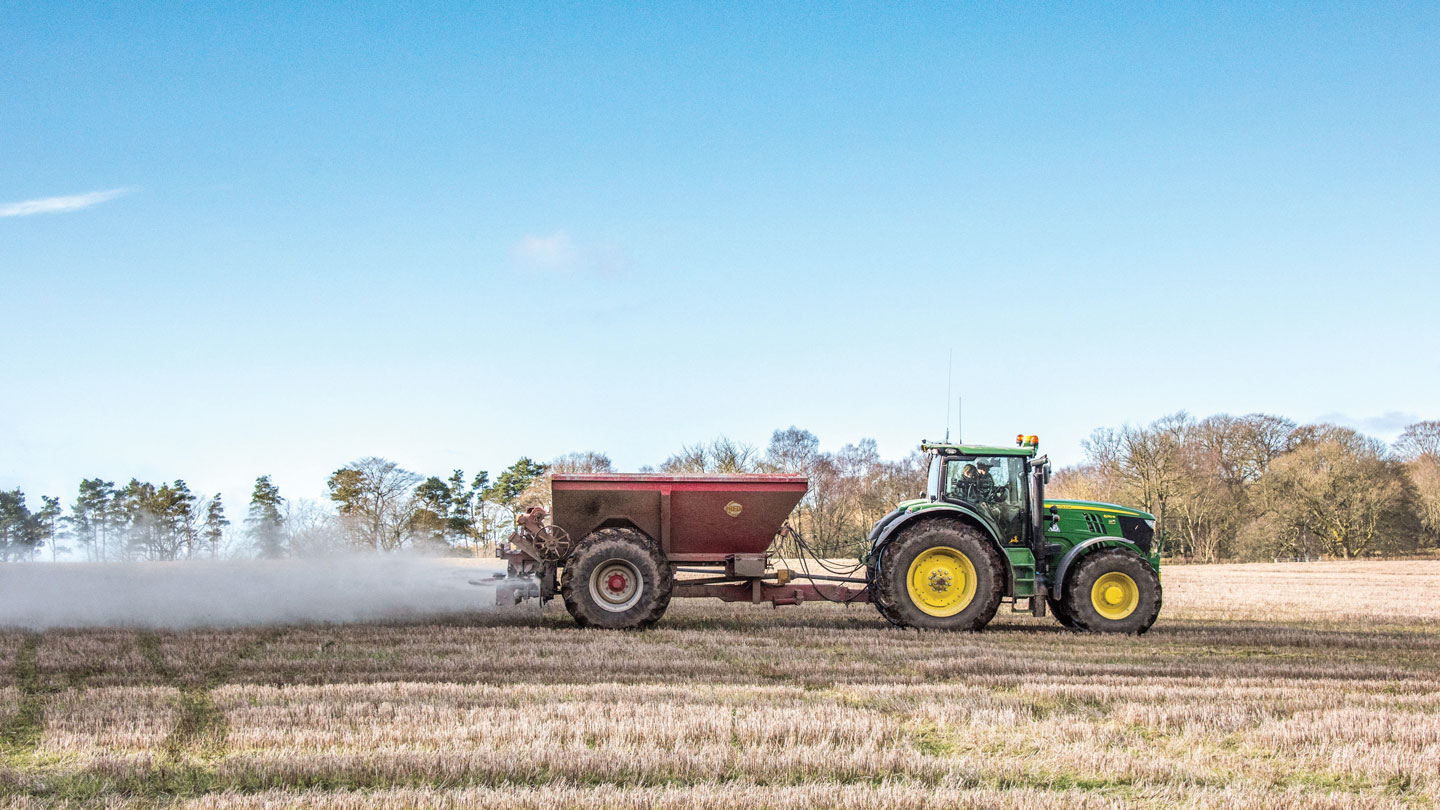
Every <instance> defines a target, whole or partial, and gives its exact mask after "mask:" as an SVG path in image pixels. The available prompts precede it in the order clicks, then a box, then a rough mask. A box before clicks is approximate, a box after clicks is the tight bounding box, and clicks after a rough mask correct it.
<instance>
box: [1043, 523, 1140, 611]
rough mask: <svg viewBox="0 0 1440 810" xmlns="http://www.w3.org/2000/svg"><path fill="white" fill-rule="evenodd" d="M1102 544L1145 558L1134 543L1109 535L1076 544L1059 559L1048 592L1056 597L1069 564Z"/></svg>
mask: <svg viewBox="0 0 1440 810" xmlns="http://www.w3.org/2000/svg"><path fill="white" fill-rule="evenodd" d="M1102 543H1111V544H1113V545H1115V546H1116V547H1118V548H1123V549H1126V550H1128V551H1133V552H1135V553H1136V554H1137V555H1139V556H1140V558H1141V559H1144V558H1145V555H1144V554H1141V553H1140V549H1139V548H1138V547H1136V545H1135V544H1134V543H1132V542H1130V541H1129V540H1125V539H1124V538H1120V537H1112V536H1110V535H1101V536H1099V537H1092V538H1090V539H1089V540H1084V541H1082V542H1080V543H1077V544H1076V545H1075V546H1074V547H1073V548H1071V549H1070V550H1069V551H1067V552H1065V556H1063V557H1061V558H1060V563H1059V564H1058V565H1056V566H1055V576H1053V577H1051V578H1050V582H1051V583H1052V584H1051V587H1050V592H1051V593H1052V594H1054V595H1055V596H1057V597H1058V596H1059V595H1060V593H1061V592H1062V591H1063V589H1064V587H1065V574H1066V573H1068V572H1069V571H1070V565H1071V563H1073V562H1075V561H1076V560H1078V559H1080V555H1082V554H1084V553H1085V552H1087V551H1089V550H1090V549H1092V548H1094V547H1095V546H1098V545H1101V544H1102Z"/></svg>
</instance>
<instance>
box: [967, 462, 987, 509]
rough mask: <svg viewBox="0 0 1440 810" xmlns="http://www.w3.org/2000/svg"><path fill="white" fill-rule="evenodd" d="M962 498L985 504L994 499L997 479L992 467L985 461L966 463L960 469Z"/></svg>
mask: <svg viewBox="0 0 1440 810" xmlns="http://www.w3.org/2000/svg"><path fill="white" fill-rule="evenodd" d="M959 489H960V496H961V497H962V498H964V499H966V500H968V501H975V502H978V503H984V502H987V501H989V500H991V499H992V498H994V492H995V479H994V478H992V477H991V476H990V465H989V464H986V463H985V462H983V461H975V462H973V463H966V464H965V466H964V467H961V468H960V487H959Z"/></svg>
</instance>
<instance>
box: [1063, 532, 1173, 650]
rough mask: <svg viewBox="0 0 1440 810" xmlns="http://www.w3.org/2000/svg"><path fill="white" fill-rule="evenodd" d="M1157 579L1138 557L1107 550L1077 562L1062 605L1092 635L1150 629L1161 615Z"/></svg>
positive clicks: (1122, 551)
mask: <svg viewBox="0 0 1440 810" xmlns="http://www.w3.org/2000/svg"><path fill="white" fill-rule="evenodd" d="M1160 602H1161V591H1160V577H1159V576H1157V575H1156V574H1155V569H1154V568H1151V567H1150V563H1149V562H1147V561H1146V560H1145V559H1144V558H1142V557H1141V556H1140V555H1138V554H1136V553H1134V552H1132V551H1126V550H1124V549H1118V548H1109V549H1102V550H1100V551H1095V552H1091V553H1090V554H1088V555H1086V556H1085V557H1084V558H1083V559H1081V560H1080V565H1079V566H1078V567H1077V568H1076V570H1075V573H1074V574H1072V575H1070V576H1069V577H1068V578H1067V579H1066V582H1065V595H1064V597H1063V604H1064V607H1065V610H1066V612H1067V613H1069V614H1070V616H1071V618H1072V620H1073V621H1074V622H1075V626H1076V627H1077V628H1079V629H1081V630H1088V631H1090V632H1092V633H1133V634H1135V635H1140V634H1141V633H1144V632H1145V631H1146V630H1149V629H1150V625H1152V624H1154V623H1155V619H1156V617H1158V616H1159V615H1160Z"/></svg>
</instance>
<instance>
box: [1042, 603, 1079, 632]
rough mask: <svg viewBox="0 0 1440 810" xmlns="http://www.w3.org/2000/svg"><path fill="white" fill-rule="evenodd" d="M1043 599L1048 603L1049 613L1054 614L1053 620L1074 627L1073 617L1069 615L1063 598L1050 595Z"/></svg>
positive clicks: (1072, 628)
mask: <svg viewBox="0 0 1440 810" xmlns="http://www.w3.org/2000/svg"><path fill="white" fill-rule="evenodd" d="M1045 601H1046V602H1047V603H1048V604H1049V605H1050V613H1051V614H1053V615H1054V616H1055V621H1057V622H1060V624H1062V625H1064V626H1065V627H1068V628H1070V629H1071V630H1074V629H1075V617H1074V616H1071V615H1070V611H1069V609H1068V608H1066V607H1065V600H1064V599H1056V598H1053V597H1051V598H1049V599H1046V600H1045Z"/></svg>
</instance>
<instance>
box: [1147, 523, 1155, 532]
mask: <svg viewBox="0 0 1440 810" xmlns="http://www.w3.org/2000/svg"><path fill="white" fill-rule="evenodd" d="M1145 525H1146V526H1149V527H1150V531H1152V532H1153V531H1155V521H1153V520H1147V521H1145Z"/></svg>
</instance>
